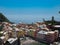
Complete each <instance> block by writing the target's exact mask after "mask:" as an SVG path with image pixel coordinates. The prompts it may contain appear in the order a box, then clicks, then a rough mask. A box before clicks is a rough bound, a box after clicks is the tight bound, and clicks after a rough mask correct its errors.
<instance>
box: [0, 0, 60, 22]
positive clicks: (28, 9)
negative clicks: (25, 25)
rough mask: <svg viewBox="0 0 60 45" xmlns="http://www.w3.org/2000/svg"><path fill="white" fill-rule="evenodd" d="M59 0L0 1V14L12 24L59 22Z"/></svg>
mask: <svg viewBox="0 0 60 45" xmlns="http://www.w3.org/2000/svg"><path fill="white" fill-rule="evenodd" d="M58 11H60V0H0V12H1V13H3V14H4V15H5V16H6V17H7V18H8V19H9V20H11V21H13V22H19V21H22V22H36V21H42V19H43V18H45V19H46V20H49V19H51V17H52V16H54V17H55V19H56V20H60V14H59V13H58Z"/></svg>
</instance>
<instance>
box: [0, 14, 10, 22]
mask: <svg viewBox="0 0 60 45" xmlns="http://www.w3.org/2000/svg"><path fill="white" fill-rule="evenodd" d="M0 22H10V21H9V20H8V19H7V18H6V17H5V16H4V15H3V14H2V13H0Z"/></svg>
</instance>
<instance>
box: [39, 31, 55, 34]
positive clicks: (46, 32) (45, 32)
mask: <svg viewBox="0 0 60 45" xmlns="http://www.w3.org/2000/svg"><path fill="white" fill-rule="evenodd" d="M38 33H39V34H48V33H51V34H53V33H55V32H54V31H39V32H38Z"/></svg>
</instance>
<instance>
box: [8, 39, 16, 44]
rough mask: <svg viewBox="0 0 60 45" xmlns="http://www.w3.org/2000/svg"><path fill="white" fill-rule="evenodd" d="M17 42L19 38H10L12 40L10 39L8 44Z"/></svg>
mask: <svg viewBox="0 0 60 45" xmlns="http://www.w3.org/2000/svg"><path fill="white" fill-rule="evenodd" d="M16 40H17V38H10V39H8V42H9V43H13V42H14V41H16Z"/></svg>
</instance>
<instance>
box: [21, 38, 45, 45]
mask: <svg viewBox="0 0 60 45" xmlns="http://www.w3.org/2000/svg"><path fill="white" fill-rule="evenodd" d="M21 45H46V44H42V43H40V42H37V41H35V40H33V39H31V38H29V37H26V39H23V38H21Z"/></svg>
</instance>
